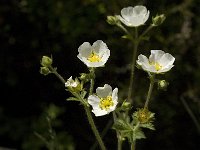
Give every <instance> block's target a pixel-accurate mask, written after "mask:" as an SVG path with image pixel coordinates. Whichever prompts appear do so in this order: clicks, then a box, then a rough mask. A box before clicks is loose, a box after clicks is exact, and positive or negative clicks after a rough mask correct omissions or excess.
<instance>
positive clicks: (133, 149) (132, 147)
mask: <svg viewBox="0 0 200 150" xmlns="http://www.w3.org/2000/svg"><path fill="white" fill-rule="evenodd" d="M131 150H135V142H134V143H131Z"/></svg>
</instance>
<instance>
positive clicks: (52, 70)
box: [49, 66, 66, 84]
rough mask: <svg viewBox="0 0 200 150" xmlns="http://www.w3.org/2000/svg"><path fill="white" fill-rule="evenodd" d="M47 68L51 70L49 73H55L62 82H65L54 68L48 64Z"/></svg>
mask: <svg viewBox="0 0 200 150" xmlns="http://www.w3.org/2000/svg"><path fill="white" fill-rule="evenodd" d="M49 70H50V71H51V73H53V74H55V75H56V76H57V77H58V79H60V81H61V82H62V83H63V84H65V82H66V81H65V79H64V78H63V77H62V76H61V75H60V74H59V73H58V72H57V70H56V68H53V67H52V66H49Z"/></svg>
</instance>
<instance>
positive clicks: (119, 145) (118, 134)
mask: <svg viewBox="0 0 200 150" xmlns="http://www.w3.org/2000/svg"><path fill="white" fill-rule="evenodd" d="M116 119H117V116H116V114H115V112H113V120H114V122H115V121H116ZM116 134H117V150H122V143H123V141H122V139H121V136H120V133H119V132H118V131H117V130H116Z"/></svg>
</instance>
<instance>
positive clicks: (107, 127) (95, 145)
mask: <svg viewBox="0 0 200 150" xmlns="http://www.w3.org/2000/svg"><path fill="white" fill-rule="evenodd" d="M112 124H113V121H112V120H109V121H108V123H107V124H106V127H105V128H104V129H103V131H102V132H101V133H100V134H101V138H103V137H104V136H105V135H106V133H107V132H108V130H109V129H110V128H111V126H112ZM97 146H98V141H95V143H94V144H93V145H92V147H91V148H90V150H95V149H96V147H97Z"/></svg>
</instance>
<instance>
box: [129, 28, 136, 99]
mask: <svg viewBox="0 0 200 150" xmlns="http://www.w3.org/2000/svg"><path fill="white" fill-rule="evenodd" d="M133 44H134V48H133V57H132V63H131V74H130V83H129V88H128V102H130V103H133V101H131V94H132V88H133V76H134V72H135V62H136V55H137V50H138V45H139V40H138V30H137V27H135V41H133Z"/></svg>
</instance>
